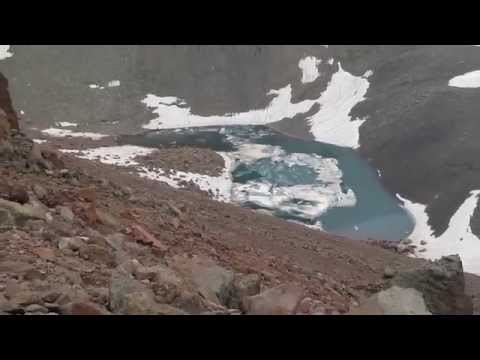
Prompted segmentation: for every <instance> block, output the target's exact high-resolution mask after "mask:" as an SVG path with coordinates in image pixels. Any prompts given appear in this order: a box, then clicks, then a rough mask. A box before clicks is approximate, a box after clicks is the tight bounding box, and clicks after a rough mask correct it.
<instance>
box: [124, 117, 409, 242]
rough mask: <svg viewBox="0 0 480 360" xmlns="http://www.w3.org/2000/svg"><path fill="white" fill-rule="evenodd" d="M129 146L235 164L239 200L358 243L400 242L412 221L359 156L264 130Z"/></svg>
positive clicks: (139, 139)
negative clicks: (198, 150) (216, 155)
mask: <svg viewBox="0 0 480 360" xmlns="http://www.w3.org/2000/svg"><path fill="white" fill-rule="evenodd" d="M120 141H121V142H122V143H124V144H133V145H143V146H149V147H166V146H167V147H168V146H197V147H207V148H210V149H212V150H215V151H221V152H224V153H227V154H228V155H229V156H231V157H232V158H233V159H234V160H235V161H236V163H235V168H234V169H233V171H232V178H233V182H234V184H233V186H232V201H234V202H237V203H240V204H242V205H243V206H245V207H250V208H255V209H263V210H266V211H269V212H270V213H272V214H273V215H275V216H278V217H282V218H285V219H289V220H295V221H300V222H302V223H305V224H307V225H310V226H315V227H319V228H323V229H324V230H325V231H328V232H332V233H335V234H338V235H345V236H348V237H351V238H356V239H368V238H371V239H383V240H399V239H403V238H405V237H406V236H407V235H408V234H409V233H410V232H411V231H412V229H413V221H412V219H411V217H410V216H409V215H408V214H407V213H406V212H405V211H404V209H403V208H401V207H400V206H399V205H398V202H397V200H396V199H395V198H394V197H393V196H392V195H391V194H389V193H388V192H387V191H385V189H384V188H383V186H382V184H381V183H380V181H379V178H378V174H377V172H376V171H375V169H372V168H371V167H370V165H369V164H368V163H367V162H366V161H365V160H363V159H362V158H361V157H360V156H359V155H358V154H357V153H355V152H354V151H353V150H350V149H347V148H342V147H338V146H334V145H329V144H323V143H318V142H314V141H304V140H300V139H295V138H291V137H288V136H285V135H283V134H280V133H277V132H275V131H273V130H271V129H269V128H266V127H262V126H233V127H226V128H225V127H224V128H220V127H212V128H189V129H181V130H180V129H177V130H162V131H154V132H149V133H146V134H141V135H136V136H124V137H122V138H121V139H120Z"/></svg>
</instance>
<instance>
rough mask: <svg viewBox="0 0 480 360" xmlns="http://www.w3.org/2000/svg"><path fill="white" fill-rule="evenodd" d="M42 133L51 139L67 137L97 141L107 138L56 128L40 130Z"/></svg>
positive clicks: (95, 134) (101, 135)
mask: <svg viewBox="0 0 480 360" xmlns="http://www.w3.org/2000/svg"><path fill="white" fill-rule="evenodd" d="M42 133H44V134H47V135H49V136H53V137H68V136H70V137H84V138H90V139H92V140H99V139H102V138H104V137H107V136H108V135H103V134H97V133H91V132H74V131H71V130H67V129H57V128H50V129H45V130H42Z"/></svg>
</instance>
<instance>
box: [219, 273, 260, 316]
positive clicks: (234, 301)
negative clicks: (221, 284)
mask: <svg viewBox="0 0 480 360" xmlns="http://www.w3.org/2000/svg"><path fill="white" fill-rule="evenodd" d="M260 285H261V277H260V275H258V274H247V275H236V276H235V279H234V281H233V284H232V291H231V294H230V297H229V299H228V302H227V304H226V305H227V306H228V307H229V308H231V309H240V308H241V305H242V301H243V299H244V298H245V297H247V296H254V295H257V294H258V293H260Z"/></svg>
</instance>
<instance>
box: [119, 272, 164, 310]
mask: <svg viewBox="0 0 480 360" xmlns="http://www.w3.org/2000/svg"><path fill="white" fill-rule="evenodd" d="M154 297H155V295H154V293H153V292H152V291H151V290H150V289H148V288H147V287H146V286H145V285H144V284H142V283H141V282H139V281H137V280H135V279H133V278H131V277H130V276H128V275H123V274H114V275H112V280H111V283H110V309H111V311H112V312H113V313H115V314H120V315H155V314H156V306H157V304H156V303H155V300H154Z"/></svg>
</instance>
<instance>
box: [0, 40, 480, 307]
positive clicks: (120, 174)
mask: <svg viewBox="0 0 480 360" xmlns="http://www.w3.org/2000/svg"><path fill="white" fill-rule="evenodd" d="M179 49H180V50H178V49H177V51H183V52H185V51H193V50H187V49H185V48H181V47H180V48H179ZM254 49H255V48H250V49H243V50H235V51H239V52H240V54H243V55H242V56H245V57H246V59H248V58H250V57H251V56H257V58H256V59H260V60H256V61H267V60H266V59H270V60H268V61H271V57H272V56H273V55H272V54H274V53H275V51H277V50H268V51H267V50H265V51H267V53H268V54H269V55H265V52H263V55H262V51H264V50H258V53H256V52H255V51H254V52H253V53H252V54H253V55H252V54H250V52H251V51H253V50H254ZM269 49H270V48H269ZM286 49H287V48H283V50H282V51H285V52H287V53H288V52H289V51H290V50H288V49H287V50H286ZM39 51H43V50H39ZM142 51H148V49H147V50H145V49H144V50H142ZM198 51H200V50H198ZM222 51H227V53H228V49H227V48H225V49H223V50H222ZM270 51H273V52H272V53H270ZM291 51H293V50H291ZM296 51H299V50H298V49H297V50H295V51H293V52H292V54H291V56H292V57H296V56H297V55H298V54H297V53H296ZM302 51H303V50H302ZM317 51H318V52H319V53H318V54H317V55H318V56H324V55H325V54H327V53H325V54H324V52H325V51H327V50H326V49H323V48H318V49H317ZM397 51H407V49H403V50H402V49H400V48H399V49H398V50H395V52H394V54H395V55H398V53H397ZM412 51H414V50H412V49H410V50H408V52H409V53H411V52H412ZM336 56H338V57H339V58H341V59H342V61H344V62H345V67H351V69H352V70H351V71H354V70H353V69H354V67H355V62H356V56H355V53H351V52H347V53H346V54H342V53H341V52H339V53H338V54H336ZM372 56H373V55H372ZM388 56H392V54H391V53H388ZM364 58H365V59H369V58H370V57H369V56H364ZM261 59H263V60H261ZM287 60H288V56H287V57H286V60H285V61H286V62H288V61H287ZM72 61H73V60H72ZM372 61H373V60H372ZM294 65H295V63H294ZM152 66H153V65H152ZM185 66H186V65H185ZM279 66H280V67H283V65H282V64H280V65H279ZM358 66H359V68H358V69H356V70H355V71H362V70H364V68H362V67H361V66H360V65H358ZM289 67H290V68H291V73H292V74H293V72H294V67H293V65H289ZM64 71H65V72H67V67H66V68H65V69H64ZM68 71H70V69H68ZM295 71H298V69H297V68H295ZM37 74H38V73H37ZM59 74H61V69H60V70H59ZM221 74H224V73H223V72H221ZM18 76H21V75H18ZM59 76H61V75H59ZM69 76H71V75H69ZM216 76H219V75H216ZM216 76H214V75H212V78H211V79H212V81H220V82H221V81H224V80H219V79H223V77H222V76H224V75H222V76H220V77H216ZM285 76H287V77H288V71H287V72H286V75H285ZM194 78H195V77H194ZM2 79H3V78H2ZM159 79H160V78H159ZM215 79H217V80H215ZM52 80H53V79H50V81H52ZM122 80H123V79H122ZM264 80H265V84H264V86H265V88H274V87H275V86H276V85H279V84H280V82H283V80H284V79H276V78H275V79H273V75H272V77H271V78H270V77H268V76H267V77H266V78H265V79H264ZM2 81H3V80H2ZM18 81H19V79H18V78H16V82H17V85H16V86H15V89H16V90H15V91H16V92H18V91H19V87H18ZM62 81H63V79H62V80H61V82H62ZM152 81H153V80H152ZM158 81H160V80H158ZM185 81H186V80H185ZM192 81H193V80H192ZM251 81H254V80H251ZM277 82H278V84H277ZM298 82H299V81H298ZM147 83H148V81H147ZM172 84H174V82H172ZM226 84H228V81H227V82H226ZM87 85H88V84H87ZM324 85H325V84H324ZM45 86H51V87H50V89H55V86H53V85H52V84H45ZM151 86H152V87H153V85H152V84H151ZM171 86H174V85H171ZM175 86H177V85H175ZM321 86H323V85H322V83H321V82H320V83H312V84H311V88H312V89H313V90H315V89H317V90H319V89H320V88H321ZM180 88H182V89H184V87H179V89H180ZM185 88H189V87H188V86H186V87H185ZM212 88H216V87H212ZM219 88H220V89H221V87H219ZM293 88H294V92H293V94H294V95H293V97H294V98H295V99H297V100H298V99H302V98H308V97H309V96H310V95H309V94H311V93H309V92H304V93H301V94H300V93H296V92H295V86H293ZM2 89H3V90H2ZM36 89H37V90H36V91H38V90H39V89H40V88H39V87H36ZM261 90H262V91H263V88H261ZM313 90H312V91H313ZM143 91H145V89H142V90H141V91H139V94H140V93H143ZM315 91H316V90H315ZM197 93H199V92H198V91H194V90H192V92H191V93H189V94H180V95H182V96H183V95H184V96H185V97H188V96H195V95H194V94H197ZM49 94H50V95H51V97H52V99H50V100H52V101H51V102H48V104H50V105H48V106H47V107H46V109H47V110H46V111H53V112H50V113H49V115H51V114H53V113H55V111H54V110H58V109H59V106H60V105H59V104H61V103H62V102H61V101H60V102H58V101H53V98H56V99H58V98H57V97H58V96H59V93H57V92H56V91H53V90H52V92H50V93H49ZM0 95H1V99H2V103H1V104H0V107H2V108H3V110H4V111H3V113H1V114H0V129H2V131H1V132H0V141H2V147H1V150H0V171H1V173H0V176H1V180H2V181H1V186H0V227H1V232H0V241H1V246H0V251H1V252H0V269H1V271H0V276H1V279H0V312H3V313H7V314H23V313H27V314H38V313H52V314H108V313H113V314H184V313H189V314H199V313H216V314H218V313H222V314H227V313H228V314H230V313H233V314H236V313H247V314H265V313H272V314H273V313H277V314H285V313H288V314H291V313H307V314H313V313H315V314H331V313H334V314H335V313H347V312H349V311H350V310H351V309H353V308H355V307H356V306H357V305H358V304H359V303H362V304H363V301H364V300H365V299H367V298H369V296H370V295H371V294H372V293H374V292H376V291H378V290H381V289H383V288H388V287H389V286H390V283H389V281H387V280H386V279H385V277H387V278H388V277H390V274H391V272H392V271H393V272H394V273H397V272H399V273H401V274H402V273H404V272H405V271H407V270H411V269H415V268H423V267H424V266H427V265H425V264H426V262H425V261H423V260H420V259H413V258H409V257H407V256H405V255H402V254H399V253H398V251H401V252H403V251H404V250H406V249H407V247H406V245H404V244H400V247H396V251H390V250H387V249H384V248H382V247H379V246H372V245H370V244H366V243H363V242H358V241H357V242H354V241H350V240H348V239H343V238H338V237H333V236H330V235H328V234H325V233H322V232H319V231H314V230H311V229H308V228H305V227H303V226H300V225H296V224H292V223H288V222H284V221H282V220H279V219H276V218H272V217H270V216H267V215H262V214H258V213H255V212H252V211H249V210H246V209H241V208H239V207H237V206H233V205H229V204H223V203H218V202H214V201H211V200H210V199H209V198H208V197H207V195H206V194H203V193H200V192H197V191H187V190H174V189H172V188H170V187H168V186H166V185H164V184H161V183H157V182H154V181H149V180H146V179H140V178H138V177H136V176H135V175H132V174H130V173H127V171H126V170H124V169H121V168H118V167H113V166H108V165H104V164H99V163H96V162H90V161H82V160H78V159H76V158H73V157H70V156H68V155H61V154H59V153H58V152H57V151H56V150H55V149H54V148H52V147H50V146H46V145H38V144H34V143H33V142H32V141H31V140H30V139H29V138H28V137H27V136H26V135H24V134H23V133H22V132H20V131H19V130H18V128H17V125H16V123H15V119H16V116H15V117H14V115H15V111H14V110H13V106H12V104H11V100H10V97H9V95H8V91H6V82H5V81H4V82H3V85H2V87H1V89H0ZM44 95H45V94H42V96H44ZM176 95H178V94H176ZM217 95H218V94H210V95H209V94H208V92H205V93H204V96H207V97H208V96H211V98H210V100H212V99H213V98H215V97H216V96H217ZM79 98H82V97H79ZM230 98H231V99H233V98H237V97H236V94H235V96H233V95H231V96H230V95H229V96H225V99H230ZM254 98H255V99H257V98H256V97H254ZM32 99H33V100H32V101H33V105H32V104H29V105H28V106H30V108H29V111H28V112H29V115H28V118H27V119H26V120H29V121H31V123H35V124H42V123H43V124H48V123H49V122H50V121H52V120H51V119H54V120H55V121H65V119H70V118H69V117H64V116H63V115H65V114H64V113H62V112H60V113H58V112H57V113H56V114H57V115H55V116H54V117H51V118H50V117H49V116H46V114H45V113H42V112H41V111H38V118H36V116H37V114H35V113H34V112H32V111H31V110H32V109H34V108H35V106H37V105H38V106H39V103H38V104H37V105H35V101H40V100H39V98H37V97H33V98H32ZM82 99H85V98H82ZM217 99H218V98H217ZM238 99H239V100H234V102H233V103H231V102H229V101H227V100H225V101H219V102H218V103H217V107H215V108H214V110H215V112H216V111H220V110H222V109H227V108H232V107H233V108H235V109H241V108H242V107H243V106H246V104H247V103H249V102H250V101H251V99H250V98H249V95H248V96H246V97H241V96H240V97H238ZM241 99H244V102H242V101H243V100H241ZM201 100H202V101H198V104H197V105H194V106H196V107H195V109H196V111H199V112H202V111H204V112H206V113H208V111H207V110H206V108H204V109H203V110H202V108H201V106H202V105H201V104H209V101H207V99H201ZM15 101H16V102H18V103H21V104H22V107H23V105H27V102H26V100H25V98H24V97H20V100H15ZM41 101H43V100H41ZM69 101H70V100H69ZM79 101H80V102H82V101H84V100H79ZM232 101H233V100H232ZM255 101H257V100H255ZM43 103H45V102H44V101H43ZM193 104H195V101H193ZM85 105H86V104H84V103H81V104H79V105H78V106H79V109H80V108H82V109H87V108H88V109H90V108H89V107H88V106H85ZM257 105H258V106H261V105H262V104H256V106H257ZM50 106H52V107H55V109H52V108H49V107H50ZM223 107H225V108H223ZM68 108H69V109H70V110H69V111H75V106H74V107H70V106H68ZM212 109H213V108H212ZM77 110H78V109H77ZM107 110H108V109H107ZM131 110H132V109H131V108H129V109H126V108H124V109H123V110H120V111H131ZM360 110H361V109H356V111H360ZM212 111H213V110H212ZM107 113H108V111H107ZM59 114H62V116H59ZM84 115H85V116H86V117H88V118H90V115H91V114H84ZM95 116H96V117H97V119H98V116H99V114H95ZM37 119H38V120H37ZM296 120H298V121H301V120H302V119H300V118H298V119H296ZM109 121H114V120H113V119H109V120H108V121H107V122H105V123H102V122H100V121H99V127H98V128H99V129H100V128H102V127H103V128H104V130H105V131H108V129H107V128H108V127H109V126H111V125H108V123H109ZM139 123H140V122H139ZM285 123H288V121H287V122H285ZM132 124H135V122H134V121H132ZM366 124H368V122H367V123H366ZM122 126H123V125H122ZM125 126H127V127H128V128H129V129H130V130H131V129H132V127H131V126H132V125H131V124H129V125H125ZM122 129H123V128H122V127H121V126H120V127H118V129H117V128H116V131H122ZM125 129H126V128H125ZM108 133H110V132H108ZM373 133H374V132H372V134H373ZM392 133H394V132H392ZM361 134H362V132H361ZM362 136H363V135H362ZM407 138H408V137H407ZM70 141H71V140H69V139H57V140H55V141H54V142H51V143H53V144H56V145H59V146H61V147H62V148H67V147H68V146H66V145H67V144H68V143H69V142H70ZM375 141H377V140H375ZM81 142H82V143H84V144H83V145H84V146H87V145H88V146H90V145H93V143H96V144H97V145H100V144H101V143H112V142H114V139H113V138H104V139H102V140H100V141H92V143H91V144H87V145H85V144H86V143H85V142H84V141H83V140H81ZM362 143H363V142H362ZM373 144H374V140H372V145H370V144H369V145H367V146H373ZM77 145H78V140H77ZM94 146H95V145H94ZM362 146H363V145H362ZM74 147H75V146H74ZM378 150H379V149H376V151H377V152H378ZM397 150H398V149H397ZM380 153H381V152H380ZM179 154H180V155H182V154H183V155H182V156H186V155H188V154H186V155H185V151H183V153H182V152H180V153H179ZM188 156H190V155H188ZM188 156H187V157H188ZM180 158H181V157H180ZM205 158H206V159H209V157H208V155H206V156H205ZM168 159H170V160H172V159H173V160H177V157H176V156H175V154H169V155H168V156H166V157H164V158H161V159H160V160H159V159H146V162H147V163H148V161H150V162H151V161H163V162H166V161H167V162H169V161H170V160H168ZM210 159H211V157H210ZM173 160H172V161H173ZM374 161H375V160H374ZM197 165H198V164H197ZM177 166H178V164H172V167H173V168H175V167H177ZM382 170H383V168H382ZM386 171H387V172H388V171H389V170H386ZM389 176H390V175H387V178H389ZM387 182H388V180H387ZM419 271H420V272H421V271H422V270H419ZM447 272H448V271H447ZM457 273H458V272H456V274H457ZM414 278H416V277H414ZM423 278H425V276H424V277H423ZM447 278H448V276H447ZM409 279H410V280H409V283H408V284H405V283H403V285H402V284H399V283H395V284H394V285H395V286H397V287H399V286H400V287H401V286H408V287H407V288H408V289H410V288H413V289H415V290H416V291H417V292H420V293H422V296H423V297H424V299H425V301H424V302H425V306H426V308H425V309H423V310H425V312H429V313H439V312H438V311H437V312H435V311H434V310H432V308H431V303H430V302H429V300H428V293H431V290H430V289H426V288H425V286H423V287H422V286H420V285H418V286H417V285H415V284H414V285H412V283H411V278H409ZM465 281H466V289H463V288H461V289H459V290H458V289H457V292H456V294H457V295H455V296H457V297H459V298H462V296H463V291H466V292H467V293H468V294H469V296H470V297H473V299H474V308H475V309H478V305H477V304H478V301H477V299H478V294H479V288H480V286H479V285H478V278H477V277H475V276H470V275H468V276H467V277H466V280H465ZM417 283H418V282H417ZM420 283H422V282H420ZM423 283H424V282H423ZM427 283H430V281H427ZM447 283H448V282H447ZM448 288H451V287H450V285H448ZM387 291H388V289H387ZM392 291H393V294H398V289H394V290H391V291H390V292H387V294H386V295H382V296H381V298H382V299H384V298H385V297H386V298H389V297H391V296H392ZM425 292H426V293H425ZM434 293H435V290H434ZM406 298H407V299H409V300H408V301H410V300H411V299H414V300H413V301H417V300H418V299H419V296H418V294H417V293H416V292H412V291H410V292H409V293H408V294H407V297H406ZM382 301H383V300H382ZM416 304H420V305H421V304H422V303H421V302H418V301H417V302H416ZM420 305H419V306H420ZM395 309H397V310H398V308H395ZM389 311H390V310H389ZM475 311H476V310H475ZM442 312H443V310H442ZM464 312H465V311H464ZM466 312H467V313H468V311H466ZM440 313H441V312H440Z"/></svg>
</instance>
